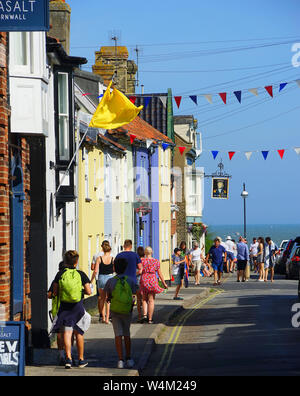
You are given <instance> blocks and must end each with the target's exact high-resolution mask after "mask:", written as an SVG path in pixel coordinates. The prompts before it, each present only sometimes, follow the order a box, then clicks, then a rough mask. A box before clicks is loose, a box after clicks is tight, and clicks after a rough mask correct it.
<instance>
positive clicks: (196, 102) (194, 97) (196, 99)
mask: <svg viewBox="0 0 300 396" xmlns="http://www.w3.org/2000/svg"><path fill="white" fill-rule="evenodd" d="M190 98H191V100H192V101H193V102H194V103H195V104H196V105H198V98H197V95H192V96H190Z"/></svg>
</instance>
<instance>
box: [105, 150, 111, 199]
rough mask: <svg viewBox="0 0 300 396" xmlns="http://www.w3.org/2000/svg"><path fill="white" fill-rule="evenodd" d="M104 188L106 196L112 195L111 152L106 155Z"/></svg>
mask: <svg viewBox="0 0 300 396" xmlns="http://www.w3.org/2000/svg"><path fill="white" fill-rule="evenodd" d="M104 179H105V180H104V189H105V192H104V194H105V198H109V197H110V158H109V154H106V155H105V170H104Z"/></svg>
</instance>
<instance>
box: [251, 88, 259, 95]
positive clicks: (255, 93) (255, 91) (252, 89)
mask: <svg viewBox="0 0 300 396" xmlns="http://www.w3.org/2000/svg"><path fill="white" fill-rule="evenodd" d="M249 92H251V93H252V94H253V95H255V96H258V89H257V88H251V89H249Z"/></svg>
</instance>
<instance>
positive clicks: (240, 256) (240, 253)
mask: <svg viewBox="0 0 300 396" xmlns="http://www.w3.org/2000/svg"><path fill="white" fill-rule="evenodd" d="M248 261H249V248H248V245H247V244H246V241H245V238H242V237H240V241H239V243H238V244H237V267H238V273H237V281H238V282H240V281H241V278H242V282H245V281H246V267H247V264H248Z"/></svg>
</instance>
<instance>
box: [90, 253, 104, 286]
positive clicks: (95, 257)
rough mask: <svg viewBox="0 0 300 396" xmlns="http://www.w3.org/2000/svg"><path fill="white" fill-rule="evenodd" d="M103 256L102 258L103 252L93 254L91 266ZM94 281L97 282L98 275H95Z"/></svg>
mask: <svg viewBox="0 0 300 396" xmlns="http://www.w3.org/2000/svg"><path fill="white" fill-rule="evenodd" d="M103 256H104V253H103V252H99V253H97V254H95V255H94V256H93V261H92V264H96V261H97V259H98V258H99V257H103ZM96 280H98V274H97V275H96Z"/></svg>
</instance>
